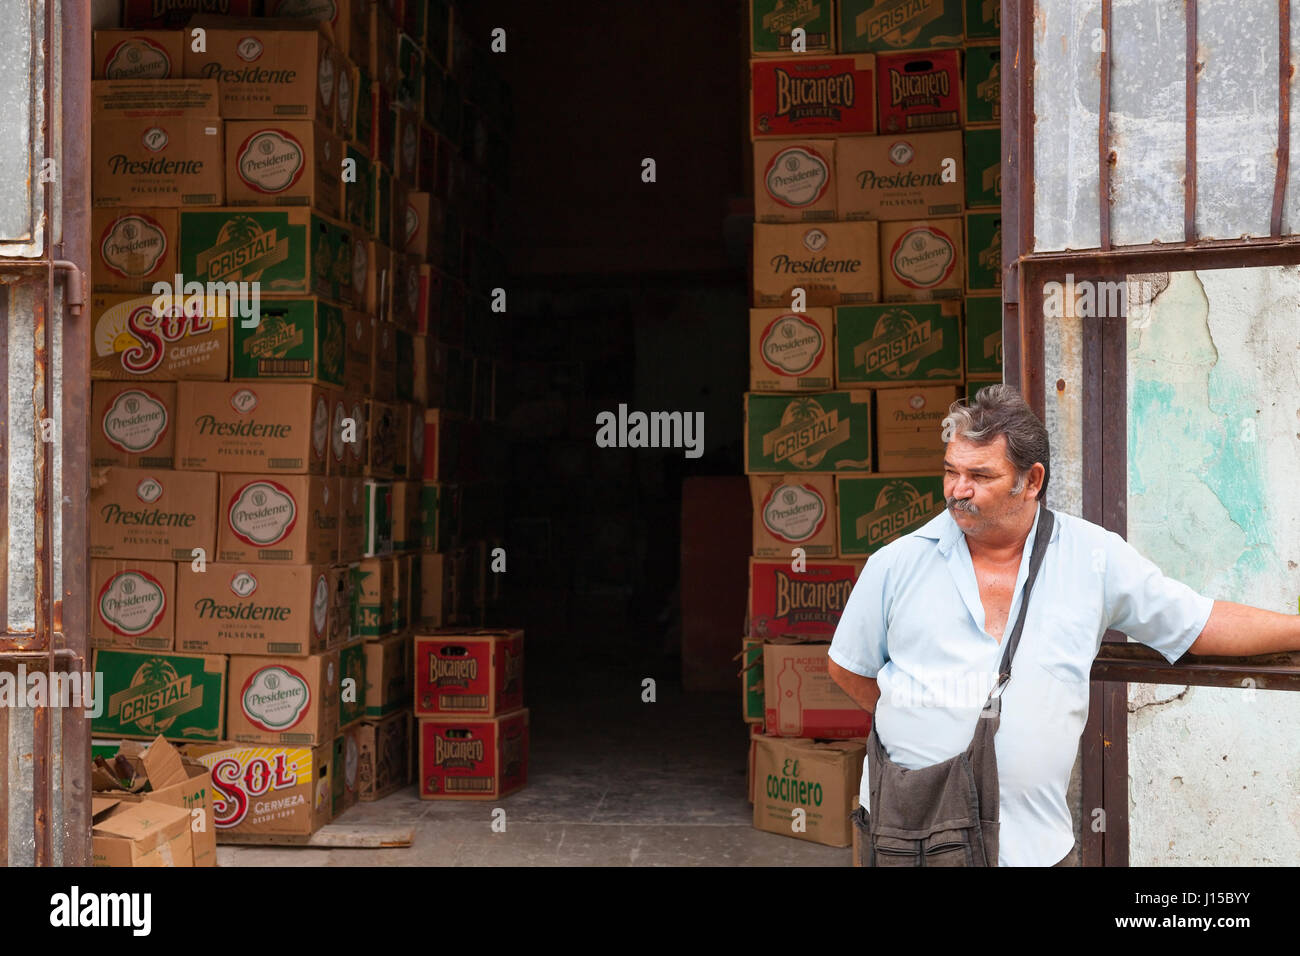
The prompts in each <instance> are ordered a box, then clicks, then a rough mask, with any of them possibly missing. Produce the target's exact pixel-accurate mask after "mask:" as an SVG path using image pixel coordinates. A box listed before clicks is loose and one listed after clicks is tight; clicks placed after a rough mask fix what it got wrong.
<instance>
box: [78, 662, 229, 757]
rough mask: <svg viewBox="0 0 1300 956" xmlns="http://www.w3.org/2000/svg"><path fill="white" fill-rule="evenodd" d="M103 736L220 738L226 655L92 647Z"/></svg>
mask: <svg viewBox="0 0 1300 956" xmlns="http://www.w3.org/2000/svg"><path fill="white" fill-rule="evenodd" d="M95 671H96V673H98V674H99V675H101V676H100V678H99V681H98V682H97V683H98V684H99V686H98V690H99V693H100V697H101V699H102V700H103V713H102V714H101V715H100V716H99V717H92V718H91V728H92V730H93V731H94V733H96V734H98V735H100V736H104V737H138V738H144V739H146V740H151V739H153V738H154V737H156V736H158V735H159V734H162V735H163V736H164V737H166V738H167V739H168V740H220V739H221V735H222V731H223V730H224V728H225V704H226V659H225V658H224V657H222V656H221V655H203V654H173V653H162V652H158V651H126V650H97V651H95Z"/></svg>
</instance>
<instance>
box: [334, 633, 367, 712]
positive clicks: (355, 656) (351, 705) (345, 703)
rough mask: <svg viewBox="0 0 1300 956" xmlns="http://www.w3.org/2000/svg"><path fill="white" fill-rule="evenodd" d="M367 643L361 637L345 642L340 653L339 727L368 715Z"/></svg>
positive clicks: (338, 652)
mask: <svg viewBox="0 0 1300 956" xmlns="http://www.w3.org/2000/svg"><path fill="white" fill-rule="evenodd" d="M366 647H367V644H366V642H365V641H363V640H362V639H361V638H360V637H358V638H356V639H354V640H352V641H350V642H348V643H347V644H344V645H343V647H341V648H340V649H339V650H338V651H337V652H336V653H337V654H338V655H339V687H340V694H339V728H340V729H346V728H349V727H352V726H354V725H355V724H358V723H360V722H361V719H362V718H363V717H365V716H366V693H367V691H366V662H367V654H366Z"/></svg>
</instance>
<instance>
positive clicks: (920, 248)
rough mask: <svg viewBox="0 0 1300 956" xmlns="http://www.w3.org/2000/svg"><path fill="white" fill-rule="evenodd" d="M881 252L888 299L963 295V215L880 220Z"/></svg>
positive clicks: (881, 265)
mask: <svg viewBox="0 0 1300 956" xmlns="http://www.w3.org/2000/svg"><path fill="white" fill-rule="evenodd" d="M880 256H881V263H880V274H881V285H882V287H883V298H884V300H885V301H886V302H902V301H908V300H915V301H928V300H930V299H956V298H960V297H961V293H962V249H961V220H960V219H925V220H907V221H903V222H886V223H881V225H880Z"/></svg>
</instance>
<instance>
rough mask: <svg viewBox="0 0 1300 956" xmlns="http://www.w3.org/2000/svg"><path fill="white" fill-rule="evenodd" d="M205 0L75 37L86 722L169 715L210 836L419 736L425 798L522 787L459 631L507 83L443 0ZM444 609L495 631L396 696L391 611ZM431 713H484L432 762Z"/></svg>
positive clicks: (363, 790) (511, 639) (476, 529)
mask: <svg viewBox="0 0 1300 956" xmlns="http://www.w3.org/2000/svg"><path fill="white" fill-rule="evenodd" d="M202 6H203V5H202V4H188V5H187V4H184V3H181V4H174V5H172V7H169V10H170V12H169V13H166V14H163V15H161V16H155V15H154V12H153V9H152V5H151V4H149V3H147V2H145V3H141V2H137V0H125V2H124V3H123V9H122V19H121V26H120V27H119V28H116V29H104V30H100V31H97V32H96V34H95V38H94V56H95V63H94V77H95V80H94V83H93V101H94V106H93V108H94V117H93V127H92V164H93V170H94V171H93V179H92V190H93V199H94V205H95V210H94V216H93V224H92V225H93V237H92V238H93V249H94V261H93V269H92V277H91V278H92V286H93V293H94V294H93V299H92V303H91V309H92V315H91V321H92V329H93V331H92V335H93V341H92V379H93V385H92V392H91V402H92V406H93V413H92V426H93V431H92V437H91V449H92V464H93V465H94V467H95V471H94V475H93V479H92V492H91V507H90V513H91V522H92V525H91V536H90V537H91V555H92V559H93V560H92V580H93V594H92V595H91V600H92V621H93V631H92V643H93V646H94V648H95V670H96V671H100V672H102V673H103V675H104V682H105V686H104V687H103V689H102V696H103V699H104V702H105V706H104V711H103V713H102V714H101V715H100V716H98V717H96V718H95V719H94V722H93V724H92V727H93V731H94V733H95V735H96V737H97V738H101V739H100V740H97V742H96V753H97V754H98V755H100V756H112V755H113V754H114V753H115V752H116V751H117V749H118V746H119V743H118V741H119V740H128V741H129V740H132V739H153V738H155V737H157V736H161V737H163V738H165V739H166V740H169V741H175V742H177V743H179V744H181V745H182V748H181V749H182V753H183V755H184V756H185V757H186V758H187V759H190V760H193V761H198V762H199V763H201V764H202V765H203V766H206V767H207V768H209V770H211V772H212V775H213V787H214V790H215V791H216V794H217V800H216V804H215V808H214V813H215V817H214V819H215V826H216V832H217V834H218V835H219V837H220V839H221V840H222V841H232V842H239V841H245V842H257V841H258V840H260V839H264V838H266V837H268V836H274V837H301V838H306V837H307V836H309V835H310V834H311V833H312V832H313V831H314V830H316V829H318V828H319V827H320V826H322V825H323V824H325V823H327V822H329V821H330V820H331V819H333V818H335V817H337V816H338V815H339V814H340V813H342V812H343V811H344V810H346V809H347V808H348V807H349V806H351V805H352V804H353V803H355V802H356V801H358V800H373V799H376V798H379V797H382V796H384V795H385V794H387V793H390V792H392V791H393V790H395V789H397V788H400V787H402V786H404V785H406V784H408V783H409V782H410V777H411V775H412V774H413V773H414V772H415V768H416V766H417V765H419V766H421V767H425V764H428V766H427V767H425V769H424V771H422V776H423V775H424V773H425V772H427V774H428V779H437V780H439V781H442V782H441V783H440V785H439V786H437V787H433V788H430V787H422V790H421V795H422V796H430V797H435V796H436V797H444V796H459V795H488V796H490V795H494V794H499V793H500V792H502V791H503V790H508V789H510V788H511V787H517V786H519V785H522V782H523V779H524V776H523V775H524V767H525V760H526V758H525V754H526V740H527V737H526V733H527V711H525V710H522V709H521V708H522V703H523V702H522V665H521V655H522V633H521V632H519V631H513V630H509V629H507V630H503V631H484V630H483V626H484V625H487V624H489V623H491V622H492V621H494V620H496V619H497V618H499V616H500V610H501V608H502V606H503V591H502V582H503V581H504V574H502V573H494V572H493V571H492V570H491V567H492V562H493V556H494V554H496V555H499V556H502V557H503V551H502V550H501V549H503V547H504V530H505V529H504V509H503V506H502V502H501V493H500V486H499V484H497V483H495V482H493V481H490V480H489V476H498V475H502V474H504V473H505V469H506V465H505V464H504V461H505V447H506V444H505V441H504V432H503V427H502V426H501V425H500V424H499V423H498V414H497V409H498V398H497V396H498V393H499V389H500V388H501V385H502V383H504V381H505V380H507V379H508V377H509V371H508V354H507V341H506V335H505V326H504V317H503V315H502V314H501V313H500V312H499V311H494V310H493V308H492V302H493V299H494V296H498V293H497V290H503V289H504V287H505V286H506V285H507V282H506V275H505V267H504V262H503V258H502V256H501V254H500V252H499V251H498V246H497V242H498V241H499V237H500V235H501V220H502V216H503V214H504V212H503V210H504V188H505V184H506V179H507V167H508V156H507V153H506V145H505V144H506V143H507V141H508V134H509V130H510V124H511V118H510V103H509V99H508V94H507V92H506V91H505V89H504V87H503V85H502V83H501V82H500V80H499V78H498V77H497V76H496V74H495V73H494V70H493V69H492V68H491V64H490V62H489V60H488V54H487V51H486V50H484V49H483V48H482V47H480V46H477V45H475V44H472V43H471V42H470V41H469V38H468V35H467V34H466V31H465V30H464V29H463V27H461V26H460V25H459V23H458V21H457V18H456V11H455V10H454V9H453V6H452V5H451V4H449V3H444V2H440V0H433V2H427V3H426V2H415V0H411V2H408V3H403V2H402V0H373V2H372V0H338V2H335V3H331V4H302V3H294V2H291V0H242V2H241V0H231V2H230V3H229V4H226V5H225V6H226V7H228V8H229V10H228V12H229V13H230V14H232V15H231V16H211V15H204V14H198V15H195V16H193V17H192V18H191V16H190V15H191V14H192V13H193V12H194V9H193V8H201V7H202ZM178 281H179V282H180V283H181V286H180V287H179V288H176V289H175V295H174V297H173V298H172V299H171V300H170V301H168V300H167V299H166V298H165V297H164V298H160V296H159V294H158V292H159V290H158V289H157V288H155V284H156V283H167V284H169V285H170V286H176V284H177V282H178ZM191 284H193V285H192V286H191ZM467 632H468V633H467ZM443 633H446V634H453V635H455V647H456V648H457V649H458V650H457V653H463V654H464V655H465V656H466V657H467V659H468V660H470V661H471V663H472V662H473V661H477V660H479V651H478V645H479V644H483V643H484V642H486V645H487V646H489V647H491V646H496V645H501V646H502V647H507V646H508V647H509V648H510V654H509V656H508V658H507V657H506V656H505V655H502V654H496V655H493V654H487V656H485V657H483V659H482V662H481V668H480V667H478V666H474V667H469V666H462V667H460V668H459V670H458V672H457V674H456V675H455V676H454V677H452V678H450V679H448V676H447V674H444V675H443V679H442V680H441V683H438V684H437V687H438V688H439V689H440V694H439V695H435V696H436V697H437V699H438V700H439V701H442V703H440V704H438V705H437V706H436V707H434V708H433V709H429V708H427V707H426V708H425V709H421V708H420V705H419V702H418V701H416V700H415V699H414V696H413V693H414V692H413V684H414V683H415V677H416V672H415V668H416V667H417V665H418V664H419V663H420V662H419V661H418V660H417V656H416V649H415V643H414V640H413V637H414V636H415V635H430V636H436V635H439V634H443ZM471 637H473V638H474V640H473V641H471V640H470V638H471ZM476 641H477V644H476V643H475V642H476ZM424 663H425V665H426V666H428V661H427V660H426V661H425V662H424ZM480 669H481V671H482V673H481V674H480V673H479V671H480ZM470 671H474V673H472V674H471V673H470ZM498 673H499V676H500V678H501V681H500V684H501V688H502V689H503V690H504V688H506V687H507V686H509V688H510V690H509V693H508V694H505V696H504V697H502V696H501V695H498V694H496V693H495V692H494V691H492V690H491V689H490V688H491V687H492V686H494V685H493V684H492V680H493V679H494V678H495V677H497V676H498ZM507 677H508V678H509V679H508V680H507V679H506V678H507ZM478 682H485V683H484V687H483V689H480V688H479V683H478ZM456 693H460V694H462V695H463V696H462V697H459V698H457V697H455V696H454V695H455V694H456ZM453 699H456V700H462V701H463V702H465V704H466V707H465V711H464V713H459V712H457V711H456V710H455V709H454V708H451V707H449V706H446V704H447V703H448V702H450V701H452V700H453ZM503 700H505V701H508V702H509V703H510V704H511V705H512V707H505V706H504V705H503V703H502V701H503ZM413 703H414V704H415V705H416V706H415V710H414V711H413V709H412V705H413ZM508 709H513V710H514V711H515V714H514V716H513V720H514V723H512V724H511V725H510V732H509V733H508V734H502V733H500V732H499V728H498V727H497V723H499V716H500V715H501V714H502V713H504V710H508ZM414 714H419V715H421V717H422V718H423V717H424V716H425V715H426V714H427V715H429V716H430V717H434V716H435V715H436V719H437V720H438V721H439V722H440V723H439V725H438V727H437V728H435V729H430V728H429V727H427V726H424V724H425V722H424V720H423V719H422V720H421V727H420V730H421V734H417V733H416V732H415V724H414V716H413V715H414ZM483 717H486V718H488V720H487V722H486V723H484V722H483V721H482V720H481V719H480V718H483ZM494 722H495V723H494ZM448 733H450V735H451V738H455V739H457V740H460V741H466V740H470V741H472V740H480V739H481V740H486V741H489V743H488V745H487V748H486V750H485V751H484V753H483V756H482V757H481V758H480V759H477V760H469V759H466V758H465V756H464V754H465V753H466V752H469V751H472V750H474V748H472V747H470V748H468V749H467V748H466V747H465V746H461V747H460V748H459V749H460V751H461V756H460V757H458V758H457V759H456V760H454V761H452V762H451V763H450V764H448V765H447V766H446V767H439V766H436V765H435V763H436V761H435V760H434V757H435V754H434V753H433V751H434V750H435V749H436V746H437V743H436V740H435V738H437V739H447V738H446V737H445V735H446V734H448ZM440 735H442V736H440ZM425 737H427V738H428V747H426V748H422V749H420V751H419V753H418V756H417V755H416V753H415V751H416V746H417V743H418V741H417V738H419V739H420V740H423V739H424V738H425ZM498 738H499V739H498ZM492 741H495V742H494V743H493V742H492ZM503 745H508V746H509V747H510V748H512V750H511V752H512V753H513V754H514V770H513V776H512V777H511V779H510V781H509V782H508V783H506V782H503V781H502V780H501V779H500V775H499V774H497V773H496V772H495V771H494V770H493V769H491V768H492V767H495V766H498V764H497V763H496V761H495V758H494V757H493V754H494V753H496V754H499V752H500V750H501V747H502V746H503ZM126 749H127V750H128V751H129V752H130V754H129V756H132V757H134V752H135V750H137V749H138V748H137V747H135V746H134V745H130V744H128V745H126ZM443 749H445V748H443ZM426 750H428V751H429V752H428V753H426V752H425V751H426ZM439 752H441V751H439ZM136 763H137V764H140V763H141V762H140V761H139V760H137V761H136ZM448 768H451V769H448ZM453 777H456V778H464V779H471V778H472V779H474V780H475V781H476V782H475V783H472V784H466V785H462V786H460V787H459V789H458V788H457V786H456V785H455V784H452V785H447V784H446V782H445V780H446V779H450V778H453ZM425 782H426V783H427V779H426V780H425ZM104 786H105V787H106V788H109V789H114V788H111V787H109V784H108V783H107V782H104ZM117 789H120V785H119V787H118V788H117ZM252 797H256V798H258V799H256V800H250V798H252ZM259 808H261V809H259ZM116 812H118V811H117V810H116V809H114V808H110V807H104V808H103V813H104V816H103V818H102V819H101V818H99V817H97V818H96V822H97V825H100V824H102V825H103V827H104V828H111V826H112V824H110V823H109V822H108V820H109V819H110V817H111V816H112V815H113V814H115V813H116ZM97 832H98V831H97Z"/></svg>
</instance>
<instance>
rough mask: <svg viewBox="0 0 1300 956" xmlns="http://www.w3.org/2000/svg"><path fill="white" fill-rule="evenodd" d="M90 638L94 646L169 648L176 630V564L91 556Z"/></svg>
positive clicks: (162, 649)
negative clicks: (105, 559) (104, 559)
mask: <svg viewBox="0 0 1300 956" xmlns="http://www.w3.org/2000/svg"><path fill="white" fill-rule="evenodd" d="M90 593H91V594H92V595H94V605H93V607H92V608H91V612H92V613H91V616H90V643H91V646H93V647H97V648H100V647H102V648H123V649H128V650H130V649H136V650H150V651H170V650H171V649H172V638H173V637H175V635H176V565H174V564H172V563H171V562H170V561H123V560H117V561H103V560H97V561H91V562H90Z"/></svg>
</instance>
